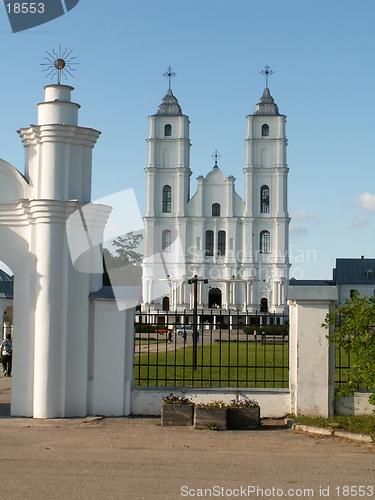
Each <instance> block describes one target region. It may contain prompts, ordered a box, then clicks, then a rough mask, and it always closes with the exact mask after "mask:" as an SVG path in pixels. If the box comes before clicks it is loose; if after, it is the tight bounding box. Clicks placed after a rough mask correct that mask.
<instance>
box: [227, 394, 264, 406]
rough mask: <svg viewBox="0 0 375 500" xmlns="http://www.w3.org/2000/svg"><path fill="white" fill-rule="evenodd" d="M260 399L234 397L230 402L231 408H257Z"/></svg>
mask: <svg viewBox="0 0 375 500" xmlns="http://www.w3.org/2000/svg"><path fill="white" fill-rule="evenodd" d="M258 406H259V404H258V401H255V399H246V398H242V397H241V396H240V397H239V398H238V399H232V400H231V402H230V403H229V408H257V407H258Z"/></svg>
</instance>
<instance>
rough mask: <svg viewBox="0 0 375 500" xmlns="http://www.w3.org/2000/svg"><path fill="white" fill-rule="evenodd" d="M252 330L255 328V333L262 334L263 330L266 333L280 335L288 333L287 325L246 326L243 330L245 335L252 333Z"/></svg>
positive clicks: (283, 335) (284, 335)
mask: <svg viewBox="0 0 375 500" xmlns="http://www.w3.org/2000/svg"><path fill="white" fill-rule="evenodd" d="M254 330H256V332H257V335H262V332H264V333H265V334H266V335H270V336H272V335H275V336H280V337H286V336H287V335H288V333H289V325H268V326H258V327H255V326H246V327H245V328H244V329H243V331H244V333H246V334H247V335H253V333H254Z"/></svg>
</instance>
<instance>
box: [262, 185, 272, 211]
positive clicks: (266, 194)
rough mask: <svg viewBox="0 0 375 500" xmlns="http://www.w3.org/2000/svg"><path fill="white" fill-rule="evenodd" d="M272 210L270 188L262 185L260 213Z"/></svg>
mask: <svg viewBox="0 0 375 500" xmlns="http://www.w3.org/2000/svg"><path fill="white" fill-rule="evenodd" d="M269 211H270V188H269V187H268V186H262V187H261V188H260V213H261V214H268V213H269Z"/></svg>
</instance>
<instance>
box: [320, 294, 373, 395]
mask: <svg viewBox="0 0 375 500" xmlns="http://www.w3.org/2000/svg"><path fill="white" fill-rule="evenodd" d="M322 326H324V327H325V328H327V329H328V328H329V327H334V331H333V333H332V334H331V335H330V336H329V337H328V339H329V343H330V344H332V343H335V346H336V348H342V349H343V350H344V351H345V352H346V353H347V354H350V356H351V360H350V361H351V362H350V368H349V369H348V371H347V375H348V381H347V382H346V383H345V384H344V385H343V386H342V387H341V388H340V390H339V391H338V395H339V396H348V395H352V394H354V392H355V391H356V390H357V389H358V387H359V386H365V387H366V388H367V389H375V298H374V297H366V296H365V295H364V296H363V297H360V296H359V294H358V293H357V292H355V293H354V294H353V296H352V297H351V298H350V299H347V300H346V301H345V303H344V304H342V305H341V306H338V307H337V308H336V309H335V310H334V311H332V312H331V313H330V314H327V316H326V321H325V323H323V325H322ZM369 402H370V403H371V404H375V393H373V394H372V395H371V396H370V398H369Z"/></svg>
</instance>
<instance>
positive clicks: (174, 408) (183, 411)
mask: <svg viewBox="0 0 375 500" xmlns="http://www.w3.org/2000/svg"><path fill="white" fill-rule="evenodd" d="M193 417H194V405H193V404H178V403H177V404H165V403H163V404H162V405H161V425H162V426H175V425H193Z"/></svg>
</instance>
